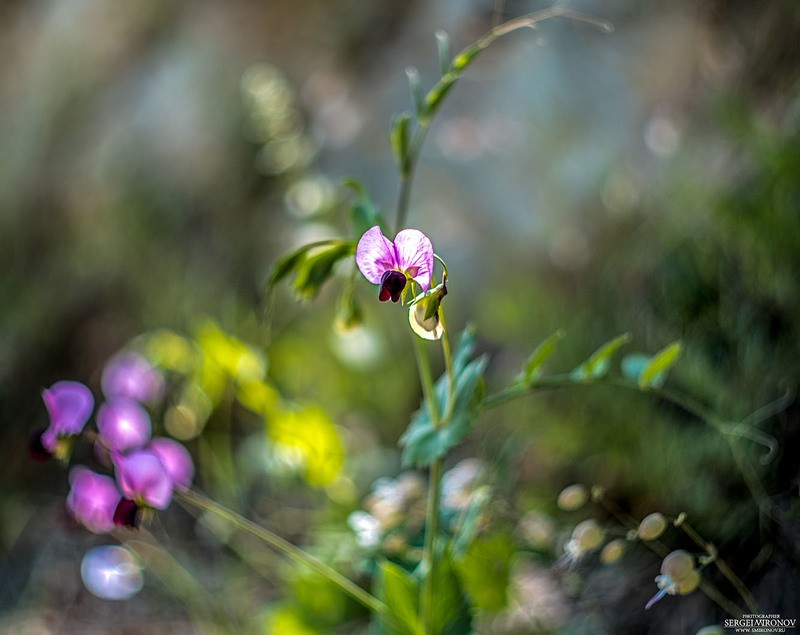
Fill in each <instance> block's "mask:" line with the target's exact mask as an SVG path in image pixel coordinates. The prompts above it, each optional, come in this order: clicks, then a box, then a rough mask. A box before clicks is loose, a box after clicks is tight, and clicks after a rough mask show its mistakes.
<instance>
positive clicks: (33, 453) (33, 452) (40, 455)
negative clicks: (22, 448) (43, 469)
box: [28, 428, 53, 461]
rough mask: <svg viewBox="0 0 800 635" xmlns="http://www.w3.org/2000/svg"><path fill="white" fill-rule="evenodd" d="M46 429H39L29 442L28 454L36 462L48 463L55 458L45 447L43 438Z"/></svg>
mask: <svg viewBox="0 0 800 635" xmlns="http://www.w3.org/2000/svg"><path fill="white" fill-rule="evenodd" d="M44 433H45V429H44V428H39V429H38V430H36V431H34V433H33V434H32V435H31V439H30V441H29V442H28V454H29V455H30V457H31V458H32V459H33V460H34V461H47V460H49V459H52V458H53V453H52V452H51V451H50V450H48V449H47V448H46V447H44V443H43V442H42V436H44Z"/></svg>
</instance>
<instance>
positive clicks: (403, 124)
mask: <svg viewBox="0 0 800 635" xmlns="http://www.w3.org/2000/svg"><path fill="white" fill-rule="evenodd" d="M410 129H411V114H410V113H407V112H404V113H401V114H400V115H398V116H397V117H396V118H395V120H394V123H393V124H392V132H391V136H390V139H391V143H392V151H393V152H394V157H395V159H396V160H397V167H398V168H400V174H401V176H404V177H405V176H408V174H409V172H411V154H410V151H409V150H410V148H409V144H410V132H409V131H410Z"/></svg>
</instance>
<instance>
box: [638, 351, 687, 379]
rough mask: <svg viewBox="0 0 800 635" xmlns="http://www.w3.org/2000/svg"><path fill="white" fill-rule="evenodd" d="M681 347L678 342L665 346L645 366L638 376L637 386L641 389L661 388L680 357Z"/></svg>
mask: <svg viewBox="0 0 800 635" xmlns="http://www.w3.org/2000/svg"><path fill="white" fill-rule="evenodd" d="M682 350H683V345H682V344H681V342H680V341H676V342H672V344H670V345H668V346H665V347H664V348H662V349H661V350H660V351H658V353H656V354H655V355H653V358H652V359H651V360H650V362H649V363H648V364H647V366H645V368H644V370H643V371H642V374H641V375H639V386H641V387H642V388H661V386H663V385H664V382H665V381H666V380H667V372H668V371H669V369H670V368H672V366H673V365H674V364H675V362H677V361H678V358H679V357H680V356H681V351H682Z"/></svg>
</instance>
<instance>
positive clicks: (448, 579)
mask: <svg viewBox="0 0 800 635" xmlns="http://www.w3.org/2000/svg"><path fill="white" fill-rule="evenodd" d="M433 587H434V589H436V597H435V601H434V603H433V611H432V614H431V632H432V633H441V634H442V635H462V634H463V633H471V632H472V615H471V610H470V606H469V604H468V602H467V598H466V597H465V594H464V591H463V589H462V586H461V582H460V580H459V578H458V576H457V574H456V569H455V565H454V563H453V560H452V558H451V556H450V553H449V552H448V551H445V552H444V553H443V554H442V556H441V557H440V558H439V559H438V560H437V562H436V568H435V569H434V577H433Z"/></svg>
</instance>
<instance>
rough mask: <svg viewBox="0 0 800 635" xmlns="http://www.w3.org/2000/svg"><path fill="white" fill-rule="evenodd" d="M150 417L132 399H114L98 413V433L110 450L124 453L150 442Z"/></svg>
mask: <svg viewBox="0 0 800 635" xmlns="http://www.w3.org/2000/svg"><path fill="white" fill-rule="evenodd" d="M150 429H151V425H150V415H148V414H147V411H146V410H145V409H144V408H143V407H142V406H140V405H139V403H138V402H136V401H133V400H132V399H114V400H113V401H109V402H106V403H104V404H103V405H102V406H100V408H99V409H98V411H97V431H98V432H99V433H100V440H101V441H102V442H103V444H104V445H105V446H106V447H107V448H108V449H109V450H112V451H114V450H116V451H119V452H124V451H126V450H133V449H136V448H141V447H144V446H145V444H146V443H147V442H148V441H149V440H150Z"/></svg>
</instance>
